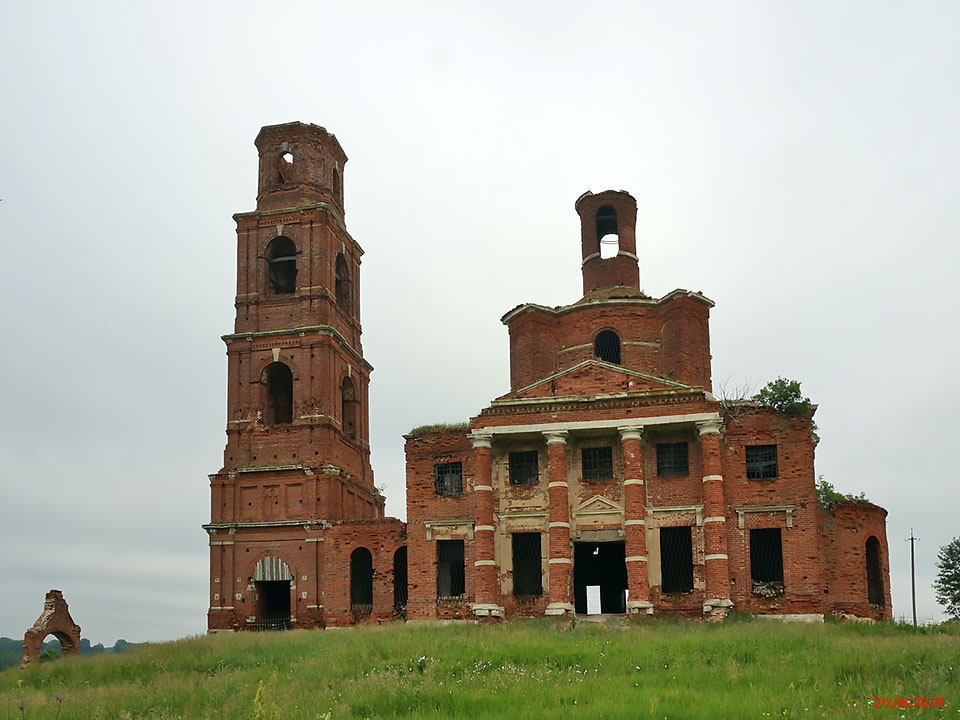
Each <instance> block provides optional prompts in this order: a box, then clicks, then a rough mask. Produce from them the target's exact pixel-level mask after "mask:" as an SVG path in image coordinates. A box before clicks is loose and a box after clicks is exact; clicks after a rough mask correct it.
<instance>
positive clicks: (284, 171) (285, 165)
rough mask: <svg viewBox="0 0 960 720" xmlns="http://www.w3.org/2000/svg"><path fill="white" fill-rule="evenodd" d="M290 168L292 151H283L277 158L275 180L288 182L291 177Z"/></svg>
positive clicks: (291, 168)
mask: <svg viewBox="0 0 960 720" xmlns="http://www.w3.org/2000/svg"><path fill="white" fill-rule="evenodd" d="M291 170H293V153H289V152H285V153H283V154H282V155H281V156H280V157H279V158H278V159H277V176H278V177H277V181H278V182H281V183H285V182H290V181H291V180H292V179H293V178H292V177H291Z"/></svg>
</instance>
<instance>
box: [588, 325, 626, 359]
mask: <svg viewBox="0 0 960 720" xmlns="http://www.w3.org/2000/svg"><path fill="white" fill-rule="evenodd" d="M593 353H594V355H596V356H597V357H598V358H600V359H601V360H606V361H607V362H609V363H614V364H615V365H619V364H620V337H619V336H618V335H617V334H616V333H615V332H613V330H604V331H603V332H601V333H600V334H599V335H597V339H596V340H594V341H593Z"/></svg>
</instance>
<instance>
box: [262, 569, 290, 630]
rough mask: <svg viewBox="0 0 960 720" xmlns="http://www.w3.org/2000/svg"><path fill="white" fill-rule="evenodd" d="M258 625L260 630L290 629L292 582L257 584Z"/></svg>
mask: <svg viewBox="0 0 960 720" xmlns="http://www.w3.org/2000/svg"><path fill="white" fill-rule="evenodd" d="M254 586H255V587H256V588H257V624H258V627H259V629H260V630H289V629H290V581H289V580H270V581H264V582H255V583H254Z"/></svg>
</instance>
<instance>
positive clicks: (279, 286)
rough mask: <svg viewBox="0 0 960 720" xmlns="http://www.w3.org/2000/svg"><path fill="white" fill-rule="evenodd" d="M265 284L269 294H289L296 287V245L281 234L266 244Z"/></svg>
mask: <svg viewBox="0 0 960 720" xmlns="http://www.w3.org/2000/svg"><path fill="white" fill-rule="evenodd" d="M267 285H268V288H267V289H268V292H269V293H270V294H271V295H289V294H290V293H293V292H294V291H295V290H296V289H297V246H296V245H294V243H293V240H291V239H290V238H288V237H284V236H283V235H280V236H278V237H275V238H274V239H273V240H271V241H270V244H269V245H268V246H267Z"/></svg>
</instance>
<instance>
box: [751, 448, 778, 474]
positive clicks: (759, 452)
mask: <svg viewBox="0 0 960 720" xmlns="http://www.w3.org/2000/svg"><path fill="white" fill-rule="evenodd" d="M744 455H745V458H746V466H747V479H748V480H769V479H771V478H775V477H777V476H778V475H779V468H778V466H777V446H776V445H747V446H746V447H745V448H744Z"/></svg>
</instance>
